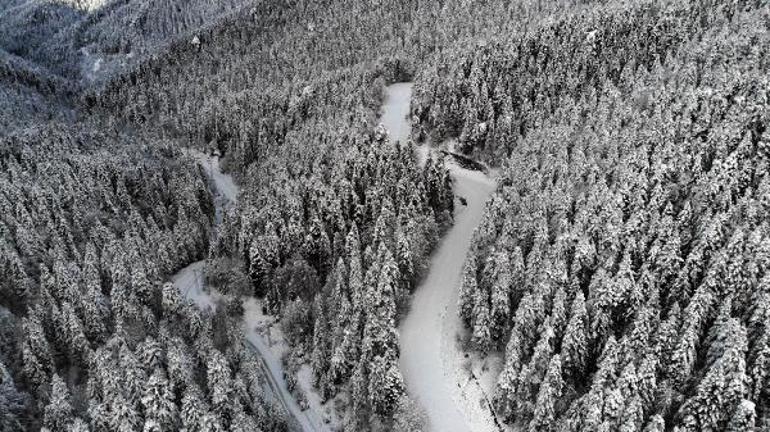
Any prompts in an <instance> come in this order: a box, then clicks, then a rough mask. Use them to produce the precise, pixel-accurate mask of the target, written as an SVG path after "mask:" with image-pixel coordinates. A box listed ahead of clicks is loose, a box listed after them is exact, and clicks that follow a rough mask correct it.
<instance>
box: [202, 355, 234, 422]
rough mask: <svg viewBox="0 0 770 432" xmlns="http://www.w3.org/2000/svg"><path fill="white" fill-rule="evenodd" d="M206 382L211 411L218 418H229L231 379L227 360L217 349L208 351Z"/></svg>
mask: <svg viewBox="0 0 770 432" xmlns="http://www.w3.org/2000/svg"><path fill="white" fill-rule="evenodd" d="M206 382H207V383H208V386H209V393H210V399H211V407H212V410H213V413H214V414H215V415H216V416H217V418H220V419H228V418H230V393H231V391H232V385H231V383H232V379H231V377H230V367H229V366H228V365H227V360H225V358H224V356H223V355H222V354H221V353H220V352H219V351H217V350H215V349H214V350H212V351H211V352H210V353H209V359H208V362H207V363H206Z"/></svg>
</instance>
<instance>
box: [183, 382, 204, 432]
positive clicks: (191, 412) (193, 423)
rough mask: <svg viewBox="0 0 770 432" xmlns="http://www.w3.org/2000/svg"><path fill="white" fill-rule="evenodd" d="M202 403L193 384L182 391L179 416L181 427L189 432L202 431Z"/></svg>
mask: <svg viewBox="0 0 770 432" xmlns="http://www.w3.org/2000/svg"><path fill="white" fill-rule="evenodd" d="M204 414H205V413H204V407H203V403H202V402H201V400H200V396H199V393H198V390H197V389H196V388H195V387H194V386H189V387H187V389H185V391H184V396H183V397H182V408H181V412H180V418H181V419H182V422H181V423H182V427H184V429H186V430H187V431H189V432H203V429H201V427H200V424H201V421H202V419H203V416H204Z"/></svg>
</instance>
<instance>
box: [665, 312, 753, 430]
mask: <svg viewBox="0 0 770 432" xmlns="http://www.w3.org/2000/svg"><path fill="white" fill-rule="evenodd" d="M734 338H735V339H734V340H735V341H734V345H732V346H731V347H730V348H729V349H728V350H727V351H726V352H725V353H724V354H723V355H722V357H721V358H720V359H719V360H717V361H716V362H715V363H714V365H712V366H711V368H710V369H709V370H708V372H707V373H706V376H705V377H703V379H702V380H701V382H700V383H699V384H698V388H697V389H696V391H695V394H694V395H693V396H692V397H691V398H690V399H689V400H687V401H686V402H685V403H684V405H683V406H682V408H681V409H680V413H681V415H682V418H683V421H682V426H681V427H682V430H683V431H684V432H689V431H696V430H701V431H711V430H721V429H722V428H723V427H725V424H726V423H727V421H728V420H729V416H730V415H731V413H732V412H733V411H734V410H735V409H736V408H737V407H738V405H739V404H740V401H741V399H742V397H743V395H744V394H746V390H747V389H746V381H747V378H746V361H745V352H746V345H747V341H746V330H745V329H744V328H743V326H740V327H738V332H737V333H736V334H735V335H734Z"/></svg>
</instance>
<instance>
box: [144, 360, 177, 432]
mask: <svg viewBox="0 0 770 432" xmlns="http://www.w3.org/2000/svg"><path fill="white" fill-rule="evenodd" d="M141 402H142V407H144V418H145V429H147V427H148V423H151V422H152V423H155V425H154V426H152V430H159V431H166V430H174V428H175V425H176V417H177V412H176V405H175V404H174V394H173V392H172V391H171V388H170V387H169V384H168V380H166V376H165V373H164V372H163V370H162V369H160V368H159V367H156V368H155V371H154V372H153V373H152V375H151V376H150V379H149V380H148V381H147V383H146V384H145V387H144V392H143V394H142V398H141Z"/></svg>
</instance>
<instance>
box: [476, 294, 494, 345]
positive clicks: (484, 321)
mask: <svg viewBox="0 0 770 432" xmlns="http://www.w3.org/2000/svg"><path fill="white" fill-rule="evenodd" d="M491 325H492V319H491V317H490V312H489V296H488V294H487V292H486V291H485V290H484V289H483V288H478V289H476V292H475V294H474V296H473V333H472V335H471V342H472V344H473V346H474V347H475V348H476V349H477V350H479V351H481V352H486V351H487V350H489V348H490V347H491V345H492V330H491Z"/></svg>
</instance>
